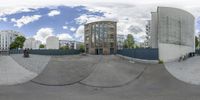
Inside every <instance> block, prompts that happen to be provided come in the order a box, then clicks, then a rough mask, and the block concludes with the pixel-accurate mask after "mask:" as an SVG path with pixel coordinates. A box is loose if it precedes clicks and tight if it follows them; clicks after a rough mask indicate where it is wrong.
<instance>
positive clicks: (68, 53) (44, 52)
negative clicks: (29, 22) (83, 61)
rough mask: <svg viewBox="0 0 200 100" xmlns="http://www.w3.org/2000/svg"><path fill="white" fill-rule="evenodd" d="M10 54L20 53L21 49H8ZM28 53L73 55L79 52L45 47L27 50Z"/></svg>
mask: <svg viewBox="0 0 200 100" xmlns="http://www.w3.org/2000/svg"><path fill="white" fill-rule="evenodd" d="M9 53H10V54H22V53H23V50H16V49H13V50H10V51H9ZM29 53H30V54H38V55H75V54H80V51H79V50H54V49H52V50H47V49H37V50H29Z"/></svg>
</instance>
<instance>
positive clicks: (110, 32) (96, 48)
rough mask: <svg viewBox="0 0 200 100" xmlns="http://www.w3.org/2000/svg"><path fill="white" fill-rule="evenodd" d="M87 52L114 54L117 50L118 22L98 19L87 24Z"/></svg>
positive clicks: (85, 31) (85, 32)
mask: <svg viewBox="0 0 200 100" xmlns="http://www.w3.org/2000/svg"><path fill="white" fill-rule="evenodd" d="M84 28H85V30H84V34H85V38H84V39H85V46H86V52H87V53H90V54H114V53H116V50H117V22H114V21H98V22H92V23H88V24H85V27H84Z"/></svg>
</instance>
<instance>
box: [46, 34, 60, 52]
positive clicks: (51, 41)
mask: <svg viewBox="0 0 200 100" xmlns="http://www.w3.org/2000/svg"><path fill="white" fill-rule="evenodd" d="M46 49H59V39H58V38H57V37H56V36H49V37H48V38H47V39H46Z"/></svg>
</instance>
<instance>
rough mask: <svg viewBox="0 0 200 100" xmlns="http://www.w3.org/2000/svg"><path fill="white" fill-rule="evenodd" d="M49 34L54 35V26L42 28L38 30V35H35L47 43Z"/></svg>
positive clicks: (37, 38)
mask: <svg viewBox="0 0 200 100" xmlns="http://www.w3.org/2000/svg"><path fill="white" fill-rule="evenodd" d="M49 36H54V33H53V29H52V28H41V29H39V30H38V31H37V33H36V35H35V36H33V37H34V38H35V39H36V40H39V41H42V43H43V44H45V43H46V39H47V38H48V37H49Z"/></svg>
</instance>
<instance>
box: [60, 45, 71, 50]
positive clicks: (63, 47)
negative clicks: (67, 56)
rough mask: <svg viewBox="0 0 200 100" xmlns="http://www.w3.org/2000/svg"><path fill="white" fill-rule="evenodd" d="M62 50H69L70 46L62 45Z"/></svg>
mask: <svg viewBox="0 0 200 100" xmlns="http://www.w3.org/2000/svg"><path fill="white" fill-rule="evenodd" d="M60 50H69V47H68V46H66V45H65V46H62V47H60Z"/></svg>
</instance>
